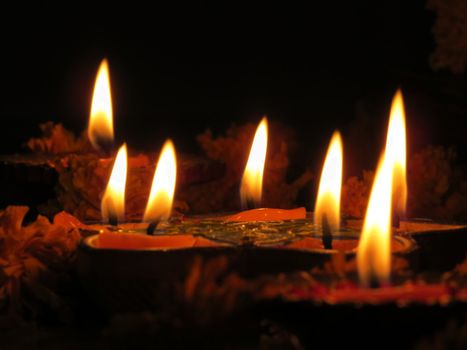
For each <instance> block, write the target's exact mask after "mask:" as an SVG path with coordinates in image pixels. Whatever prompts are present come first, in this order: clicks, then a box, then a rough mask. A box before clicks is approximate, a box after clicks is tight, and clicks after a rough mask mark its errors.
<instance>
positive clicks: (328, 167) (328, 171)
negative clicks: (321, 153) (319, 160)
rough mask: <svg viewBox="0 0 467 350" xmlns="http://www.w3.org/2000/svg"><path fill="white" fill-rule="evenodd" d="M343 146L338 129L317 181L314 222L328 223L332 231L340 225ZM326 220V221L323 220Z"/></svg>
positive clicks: (317, 223)
mask: <svg viewBox="0 0 467 350" xmlns="http://www.w3.org/2000/svg"><path fill="white" fill-rule="evenodd" d="M342 163H343V147H342V138H341V135H340V133H339V132H338V131H335V132H334V134H333V135H332V138H331V142H330V143H329V148H328V152H327V155H326V160H325V161H324V165H323V170H322V172H321V179H320V182H319V189H318V197H317V198H316V205H315V224H316V225H318V226H320V227H322V226H323V224H327V225H329V228H330V230H331V233H332V232H335V231H337V230H339V226H340V200H341V187H342ZM323 220H326V223H324V222H323Z"/></svg>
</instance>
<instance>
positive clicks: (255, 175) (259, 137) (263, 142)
mask: <svg viewBox="0 0 467 350" xmlns="http://www.w3.org/2000/svg"><path fill="white" fill-rule="evenodd" d="M267 146H268V120H267V118H266V117H263V119H262V120H261V122H260V123H259V125H258V128H257V129H256V134H255V138H254V139H253V144H252V146H251V150H250V156H249V157H248V162H247V164H246V167H245V171H244V173H243V178H242V183H241V185H240V199H241V202H242V207H244V208H245V207H247V206H248V202H250V201H252V202H254V203H255V205H256V206H259V204H260V203H261V194H262V189H263V172H264V163H265V160H266V150H267Z"/></svg>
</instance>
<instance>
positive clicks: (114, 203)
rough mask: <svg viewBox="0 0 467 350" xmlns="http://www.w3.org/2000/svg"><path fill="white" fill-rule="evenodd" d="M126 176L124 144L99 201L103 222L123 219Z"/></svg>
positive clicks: (113, 222)
mask: <svg viewBox="0 0 467 350" xmlns="http://www.w3.org/2000/svg"><path fill="white" fill-rule="evenodd" d="M126 177H127V150H126V145H125V144H124V145H123V146H122V147H120V149H119V151H118V154H117V157H116V158H115V162H114V165H113V169H112V173H111V175H110V179H109V182H108V184H107V188H106V190H105V192H104V196H103V197H102V202H101V213H102V218H103V220H104V222H110V223H111V224H116V222H117V220H118V221H123V220H124V219H125V184H126Z"/></svg>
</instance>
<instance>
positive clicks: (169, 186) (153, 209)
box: [144, 140, 177, 222]
mask: <svg viewBox="0 0 467 350" xmlns="http://www.w3.org/2000/svg"><path fill="white" fill-rule="evenodd" d="M176 179H177V158H176V156H175V147H174V145H173V143H172V141H171V140H167V141H165V143H164V146H163V147H162V152H161V155H160V157H159V161H158V162H157V167H156V172H155V173H154V178H153V180H152V186H151V193H150V194H149V200H148V204H147V206H146V210H145V212H144V221H145V222H155V221H159V220H163V219H167V218H168V217H169V216H170V212H171V211H172V202H173V197H174V192H175V182H176Z"/></svg>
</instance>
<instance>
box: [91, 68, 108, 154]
mask: <svg viewBox="0 0 467 350" xmlns="http://www.w3.org/2000/svg"><path fill="white" fill-rule="evenodd" d="M88 137H89V141H90V142H91V144H92V145H93V147H94V148H95V149H97V150H99V149H101V148H103V147H104V146H108V145H110V144H112V142H113V140H114V129H113V113H112V97H111V94H110V79H109V66H108V63H107V60H106V59H104V60H102V62H101V64H100V66H99V70H98V72H97V76H96V83H95V85H94V93H93V97H92V104H91V114H90V117H89V126H88Z"/></svg>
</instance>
